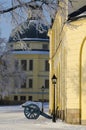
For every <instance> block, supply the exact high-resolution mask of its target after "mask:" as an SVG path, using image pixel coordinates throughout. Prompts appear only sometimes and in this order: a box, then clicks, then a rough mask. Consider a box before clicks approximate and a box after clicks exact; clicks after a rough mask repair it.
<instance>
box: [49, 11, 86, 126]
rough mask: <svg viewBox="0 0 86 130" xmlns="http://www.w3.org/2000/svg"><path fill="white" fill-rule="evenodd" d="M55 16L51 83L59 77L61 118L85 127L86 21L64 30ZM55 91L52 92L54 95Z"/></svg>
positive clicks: (65, 27)
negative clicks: (53, 77) (55, 77)
mask: <svg viewBox="0 0 86 130" xmlns="http://www.w3.org/2000/svg"><path fill="white" fill-rule="evenodd" d="M62 23H63V20H62V19H61V16H60V15H59V13H58V14H57V15H56V18H55V21H54V24H53V26H52V29H51V30H50V31H49V36H50V39H51V40H50V62H49V63H50V66H51V68H50V79H51V76H52V75H53V74H56V76H57V78H58V79H57V84H56V108H57V106H59V108H58V116H59V118H61V119H64V120H65V121H67V122H69V123H81V124H86V94H85V93H86V92H85V91H86V90H85V85H86V83H85V81H86V72H85V65H86V58H85V57H86V54H85V53H86V51H85V50H86V45H85V44H86V30H85V28H86V18H81V19H78V20H75V21H71V22H69V23H65V24H64V25H63V26H62ZM50 85H51V86H50V88H51V89H50V96H49V97H50V98H49V99H50V105H49V109H50V112H52V111H53V85H52V83H50ZM51 90H52V92H51Z"/></svg>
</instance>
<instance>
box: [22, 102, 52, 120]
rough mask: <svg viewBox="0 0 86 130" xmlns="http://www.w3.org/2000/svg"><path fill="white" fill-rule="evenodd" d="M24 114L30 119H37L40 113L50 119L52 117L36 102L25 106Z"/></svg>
mask: <svg viewBox="0 0 86 130" xmlns="http://www.w3.org/2000/svg"><path fill="white" fill-rule="evenodd" d="M24 115H25V117H26V118H28V119H37V118H38V117H39V116H40V115H41V116H43V117H46V118H48V119H52V116H50V115H48V114H46V113H44V112H42V111H41V110H40V108H39V106H37V105H36V104H33V103H31V104H29V105H27V106H24Z"/></svg>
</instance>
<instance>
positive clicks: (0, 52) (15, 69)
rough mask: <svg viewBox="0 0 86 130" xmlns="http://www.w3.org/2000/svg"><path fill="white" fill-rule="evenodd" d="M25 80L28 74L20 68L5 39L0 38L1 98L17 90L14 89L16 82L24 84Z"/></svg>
mask: <svg viewBox="0 0 86 130" xmlns="http://www.w3.org/2000/svg"><path fill="white" fill-rule="evenodd" d="M25 78H26V74H25V73H24V72H23V71H22V70H21V68H20V67H19V66H18V61H17V59H16V58H15V57H14V55H13V54H12V52H11V50H9V49H8V46H7V44H6V41H5V39H4V38H0V98H2V97H4V96H6V95H8V94H9V93H10V92H12V91H13V90H14V91H15V90H16V88H15V86H14V87H12V82H14V80H16V82H20V83H21V84H22V83H23V82H24V80H25ZM17 87H19V86H18V85H17Z"/></svg>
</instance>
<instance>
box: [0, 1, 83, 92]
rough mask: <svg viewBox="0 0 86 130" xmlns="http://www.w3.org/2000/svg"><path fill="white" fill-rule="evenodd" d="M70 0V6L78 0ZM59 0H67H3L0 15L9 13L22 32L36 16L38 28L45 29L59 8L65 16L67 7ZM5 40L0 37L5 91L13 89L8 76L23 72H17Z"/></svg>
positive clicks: (0, 79) (1, 84) (0, 67)
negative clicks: (43, 26) (44, 26)
mask: <svg viewBox="0 0 86 130" xmlns="http://www.w3.org/2000/svg"><path fill="white" fill-rule="evenodd" d="M68 1H69V5H70V7H73V6H74V5H75V4H77V2H78V1H77V0H68ZM82 1H83V0H82ZM59 2H63V3H64V4H66V3H65V0H9V4H8V3H7V0H5V2H3V0H2V1H1V2H0V16H1V15H4V16H6V15H7V17H6V18H10V19H11V23H12V26H14V27H16V26H18V27H19V30H20V31H21V33H22V32H23V31H24V30H26V29H27V28H28V23H29V20H31V19H34V18H35V19H37V22H38V24H39V25H40V26H38V30H40V31H45V30H44V28H42V27H41V25H42V24H44V25H46V26H47V27H48V28H50V27H51V25H52V22H53V21H54V19H55V14H56V12H57V10H59V9H62V12H61V15H63V17H64V11H65V9H64V7H63V8H62V6H60V4H59ZM0 18H1V17H0ZM25 20H27V22H26V24H23V26H20V24H21V23H22V22H24V21H25ZM21 27H22V29H21ZM18 32H19V31H18ZM3 40H4V39H0V89H1V91H0V92H3V90H9V91H10V90H11V89H10V85H9V83H8V82H9V80H8V77H9V79H10V77H12V76H15V75H19V74H21V73H20V71H19V73H18V71H17V72H16V70H15V69H14V68H15V67H14V66H13V65H12V64H13V62H14V61H15V59H14V58H13V56H12V55H10V52H9V51H8V50H7V49H6V45H5V46H4V41H3ZM2 44H3V45H2ZM2 47H3V49H2ZM17 77H19V76H17ZM20 77H21V75H20ZM3 81H4V82H3ZM6 86H7V87H6ZM8 88H9V89H8ZM6 92H7V91H6Z"/></svg>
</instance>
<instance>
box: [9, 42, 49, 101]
mask: <svg viewBox="0 0 86 130" xmlns="http://www.w3.org/2000/svg"><path fill="white" fill-rule="evenodd" d="M18 43H19V44H18ZM25 43H26V44H30V48H31V49H37V50H36V51H38V50H39V52H40V53H39V52H38V53H37V52H36V53H35V51H32V50H22V47H23V41H21V42H17V43H13V48H14V49H15V50H16V51H15V52H13V55H14V56H15V58H16V59H17V60H18V62H19V65H20V66H21V60H26V61H27V68H26V70H25V73H26V74H27V78H26V88H21V87H20V88H16V92H15V90H14V91H13V93H11V94H10V100H14V96H17V97H18V101H20V100H21V96H25V97H26V100H29V96H32V100H33V101H39V100H42V90H41V87H42V86H44V87H45V80H49V71H46V70H45V61H48V60H49V52H48V51H47V50H48V49H49V47H48V46H49V41H48V40H45V41H42V40H38V42H37V40H36V41H35V40H34V41H26V42H25ZM44 44H45V45H47V47H48V48H46V49H45V50H44V52H43V49H44V48H43V45H44ZM17 49H18V50H17ZM19 49H21V50H19ZM30 52H31V53H30ZM30 60H33V70H32V71H30V70H29V61H30ZM30 78H31V79H32V80H33V87H32V88H29V79H30ZM11 86H12V87H13V86H14V82H13V83H12V84H11ZM48 87H49V86H48ZM44 100H46V101H48V100H49V88H45V89H44Z"/></svg>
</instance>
